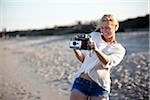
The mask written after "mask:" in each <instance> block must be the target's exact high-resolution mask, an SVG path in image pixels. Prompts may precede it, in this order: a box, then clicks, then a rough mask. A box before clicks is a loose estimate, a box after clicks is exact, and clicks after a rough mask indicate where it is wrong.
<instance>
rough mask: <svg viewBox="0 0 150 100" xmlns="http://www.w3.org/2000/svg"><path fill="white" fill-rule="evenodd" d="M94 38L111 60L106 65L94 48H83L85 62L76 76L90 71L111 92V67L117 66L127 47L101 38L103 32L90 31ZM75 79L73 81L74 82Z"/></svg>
mask: <svg viewBox="0 0 150 100" xmlns="http://www.w3.org/2000/svg"><path fill="white" fill-rule="evenodd" d="M90 35H91V38H92V40H94V41H95V42H96V45H97V47H98V48H99V50H101V51H102V52H103V53H105V54H106V55H108V56H110V58H111V60H110V61H109V62H108V63H107V64H106V65H104V64H103V63H102V62H101V61H100V60H99V58H98V57H97V55H96V53H95V52H94V51H92V50H81V52H82V53H83V54H84V55H85V59H84V62H83V63H82V65H81V67H80V69H79V70H78V71H77V73H76V74H75V77H74V80H75V78H77V77H79V76H80V74H81V73H83V72H84V73H88V75H89V76H90V77H91V79H93V81H95V82H96V83H97V84H98V85H99V86H101V87H103V88H104V89H105V90H107V91H108V92H110V84H111V80H110V69H111V68H112V67H113V66H117V65H118V64H119V63H120V62H121V60H122V59H123V57H124V55H125V52H126V50H125V48H124V47H123V46H122V45H121V44H119V43H116V44H108V43H106V42H105V41H104V40H103V39H102V38H101V33H99V32H92V33H90ZM74 80H73V82H74Z"/></svg>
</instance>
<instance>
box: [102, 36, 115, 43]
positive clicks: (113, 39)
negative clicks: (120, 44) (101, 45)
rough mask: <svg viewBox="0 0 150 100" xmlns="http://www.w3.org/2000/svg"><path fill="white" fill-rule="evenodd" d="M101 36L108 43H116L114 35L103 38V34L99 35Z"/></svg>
mask: <svg viewBox="0 0 150 100" xmlns="http://www.w3.org/2000/svg"><path fill="white" fill-rule="evenodd" d="M101 37H102V39H103V40H104V41H105V42H107V43H110V44H113V43H117V41H116V39H115V36H114V37H113V36H112V37H110V38H105V37H104V36H103V35H101Z"/></svg>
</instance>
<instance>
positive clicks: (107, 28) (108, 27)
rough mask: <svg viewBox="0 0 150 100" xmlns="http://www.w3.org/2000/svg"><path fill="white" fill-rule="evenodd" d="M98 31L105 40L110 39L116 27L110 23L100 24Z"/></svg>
mask: <svg viewBox="0 0 150 100" xmlns="http://www.w3.org/2000/svg"><path fill="white" fill-rule="evenodd" d="M100 31H101V33H102V34H103V36H104V37H105V38H111V37H113V36H114V35H115V31H116V25H114V24H113V23H112V22H102V24H101V26H100Z"/></svg>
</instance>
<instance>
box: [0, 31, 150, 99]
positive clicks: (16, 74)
mask: <svg viewBox="0 0 150 100" xmlns="http://www.w3.org/2000/svg"><path fill="white" fill-rule="evenodd" d="M71 37H72V36H71V35H66V36H52V37H17V38H10V39H7V40H4V39H1V40H0V100H69V94H70V88H71V80H72V77H73V75H74V74H75V72H76V71H77V70H78V69H79V67H80V65H81V63H80V62H79V61H78V60H77V59H76V58H75V56H74V55H73V51H72V49H70V48H69V39H70V38H71ZM118 37H119V41H121V43H122V44H123V45H124V46H125V47H126V49H127V54H126V56H125V58H124V60H123V61H122V62H121V64H119V65H118V66H117V67H115V68H113V69H112V73H111V74H112V77H111V78H112V90H111V94H110V100H121V99H122V100H148V97H149V91H148V88H149V62H150V60H149V50H148V48H149V35H148V32H145V33H138V34H137V33H132V34H130V35H126V34H120V35H118ZM139 39H140V41H139Z"/></svg>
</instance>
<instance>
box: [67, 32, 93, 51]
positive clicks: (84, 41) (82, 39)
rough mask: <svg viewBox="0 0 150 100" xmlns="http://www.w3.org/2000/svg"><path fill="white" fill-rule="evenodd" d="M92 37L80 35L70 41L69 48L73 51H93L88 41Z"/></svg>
mask: <svg viewBox="0 0 150 100" xmlns="http://www.w3.org/2000/svg"><path fill="white" fill-rule="evenodd" d="M90 38H91V36H90V35H88V34H80V35H77V36H76V37H74V38H72V39H71V40H70V43H69V46H70V48H73V49H81V50H91V48H90V46H89V45H88V41H89V40H90Z"/></svg>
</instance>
